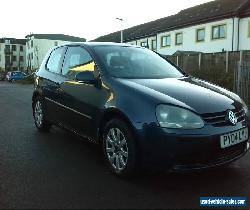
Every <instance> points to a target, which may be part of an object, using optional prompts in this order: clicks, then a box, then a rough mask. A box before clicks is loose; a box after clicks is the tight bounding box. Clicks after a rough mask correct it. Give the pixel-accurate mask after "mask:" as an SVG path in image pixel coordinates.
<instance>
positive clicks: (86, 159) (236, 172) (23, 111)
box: [0, 82, 250, 209]
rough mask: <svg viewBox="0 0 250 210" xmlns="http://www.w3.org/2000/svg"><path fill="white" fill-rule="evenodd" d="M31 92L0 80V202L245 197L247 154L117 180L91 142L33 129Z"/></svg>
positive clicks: (120, 203)
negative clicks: (192, 169)
mask: <svg viewBox="0 0 250 210" xmlns="http://www.w3.org/2000/svg"><path fill="white" fill-rule="evenodd" d="M32 91H33V87H32V85H20V84H12V83H6V82H0V208H1V209H6V208H11V209H14V208H18V209H26V208H46V209H49V208H57V209H59V208H64V209H65V208H71V209H72V208H88V209H93V208H94V209H99V208H102V209H112V208H123V209H124V208H126V209H127V208H130V209H131V208H133V209H138V208H144V209H145V208H147V209H149V208H151V209H159V208H163V209H166V208H171V209H173V208H185V209H192V208H199V198H200V197H201V196H248V199H250V153H248V154H247V155H246V156H245V157H244V158H242V159H240V160H238V161H237V162H235V163H234V164H232V165H230V166H229V167H226V168H221V169H214V170H210V171H203V172H196V173H184V174H183V173H182V174H178V173H163V172H161V173H159V172H158V173H147V174H145V175H142V176H141V177H139V178H136V179H133V180H130V181H128V180H126V181H125V180H121V179H119V178H117V177H115V176H113V175H112V174H111V173H110V172H109V171H108V170H107V168H106V166H105V165H104V162H103V160H102V155H101V153H100V151H99V150H98V148H97V147H96V146H94V145H92V144H89V143H86V142H85V141H83V140H82V139H80V138H79V137H77V136H74V135H73V134H70V133H68V132H66V131H64V130H61V129H59V128H56V127H53V129H52V130H51V132H50V133H48V134H43V133H39V132H38V131H37V130H36V128H35V126H34V124H33V117H32V109H31V96H32ZM248 203H249V202H248ZM248 208H249V206H248Z"/></svg>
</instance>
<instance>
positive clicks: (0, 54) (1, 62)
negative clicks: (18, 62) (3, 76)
mask: <svg viewBox="0 0 250 210" xmlns="http://www.w3.org/2000/svg"><path fill="white" fill-rule="evenodd" d="M4 47H5V45H4V43H0V67H1V68H2V69H4V68H5V55H4Z"/></svg>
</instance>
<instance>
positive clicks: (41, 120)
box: [33, 96, 51, 132]
mask: <svg viewBox="0 0 250 210" xmlns="http://www.w3.org/2000/svg"><path fill="white" fill-rule="evenodd" d="M33 117H34V121H35V125H36V127H37V129H38V130H39V131H41V132H48V131H49V130H50V128H51V123H50V122H49V121H48V120H46V117H45V108H44V101H43V99H42V98H41V97H40V96H38V97H36V99H35V100H34V103H33Z"/></svg>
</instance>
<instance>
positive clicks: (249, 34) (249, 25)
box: [247, 20, 250, 38]
mask: <svg viewBox="0 0 250 210" xmlns="http://www.w3.org/2000/svg"><path fill="white" fill-rule="evenodd" d="M247 31H248V38H250V20H249V21H248V30H247Z"/></svg>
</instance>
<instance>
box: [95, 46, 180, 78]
mask: <svg viewBox="0 0 250 210" xmlns="http://www.w3.org/2000/svg"><path fill="white" fill-rule="evenodd" d="M94 51H95V53H96V55H97V57H99V60H100V61H101V63H102V66H103V67H104V69H106V71H107V72H108V73H109V74H110V75H111V76H113V77H118V78H130V79H160V78H180V77H183V76H184V74H183V73H182V72H181V71H180V70H178V69H177V68H176V67H175V66H173V65H172V64H171V63H169V62H168V61H166V60H165V59H163V58H162V57H160V56H159V55H157V54H156V53H154V52H152V51H151V50H147V49H144V48H138V47H126V46H124V47H120V46H96V47H94Z"/></svg>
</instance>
